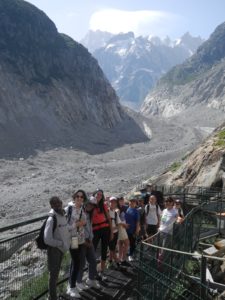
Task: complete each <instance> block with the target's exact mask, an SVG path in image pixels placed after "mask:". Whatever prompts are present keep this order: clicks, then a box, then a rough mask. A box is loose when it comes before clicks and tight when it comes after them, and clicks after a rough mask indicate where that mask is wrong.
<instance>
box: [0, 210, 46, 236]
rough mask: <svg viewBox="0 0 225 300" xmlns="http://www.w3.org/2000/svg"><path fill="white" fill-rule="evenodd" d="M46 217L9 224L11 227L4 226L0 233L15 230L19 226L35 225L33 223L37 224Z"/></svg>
mask: <svg viewBox="0 0 225 300" xmlns="http://www.w3.org/2000/svg"><path fill="white" fill-rule="evenodd" d="M47 216H48V215H47V214H45V215H42V216H40V217H37V218H34V219H28V220H25V221H22V222H19V223H15V224H11V225H8V226H5V227H1V228H0V233H1V232H4V231H7V230H12V229H15V228H17V227H20V226H25V225H29V224H32V223H35V222H38V221H42V220H44V219H45V218H47Z"/></svg>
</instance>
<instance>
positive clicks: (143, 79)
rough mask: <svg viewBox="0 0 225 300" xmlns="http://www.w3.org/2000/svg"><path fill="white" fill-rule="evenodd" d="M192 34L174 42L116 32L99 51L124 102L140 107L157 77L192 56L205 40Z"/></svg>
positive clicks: (96, 51)
mask: <svg viewBox="0 0 225 300" xmlns="http://www.w3.org/2000/svg"><path fill="white" fill-rule="evenodd" d="M202 41H203V40H202V39H201V38H200V37H197V38H194V37H192V36H191V35H190V34H189V33H186V34H184V36H182V37H181V38H180V39H178V40H175V41H172V40H171V39H170V38H168V37H167V38H166V39H164V40H162V39H160V38H158V37H155V36H147V37H142V36H139V37H135V36H134V33H133V32H128V33H121V34H117V35H114V36H113V37H112V38H111V39H109V40H108V41H107V42H105V43H106V44H105V46H103V47H101V48H99V49H97V50H95V51H94V52H93V56H94V57H95V58H96V59H97V60H98V62H99V64H100V66H101V68H102V69H103V71H104V73H105V74H106V76H107V78H108V79H109V81H110V82H111V84H112V86H113V87H114V88H115V90H116V92H117V94H118V96H119V97H120V100H121V102H122V103H123V104H125V105H128V106H130V107H132V108H135V109H137V108H139V106H140V105H141V103H142V102H143V100H144V98H145V96H146V95H147V94H148V92H149V90H150V89H152V88H153V87H154V86H155V84H156V82H157V80H158V79H159V78H160V77H161V76H162V75H163V74H165V73H166V72H167V71H168V70H169V69H170V68H172V67H173V66H174V65H177V64H180V63H182V62H183V61H184V60H185V59H186V58H188V57H190V56H191V55H192V54H193V53H194V52H195V51H196V49H197V48H198V46H199V45H200V44H201V43H202Z"/></svg>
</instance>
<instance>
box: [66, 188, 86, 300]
mask: <svg viewBox="0 0 225 300" xmlns="http://www.w3.org/2000/svg"><path fill="white" fill-rule="evenodd" d="M86 201H87V196H86V193H85V192H84V191H83V190H78V191H76V192H75V193H74V194H73V196H72V201H71V202H69V204H68V206H67V207H66V208H65V211H66V213H67V220H68V224H69V225H70V228H71V237H72V241H71V246H70V255H71V264H70V276H69V287H68V290H67V294H69V295H70V297H75V298H80V297H81V296H80V294H79V292H81V291H82V290H84V289H87V288H88V286H86V285H85V284H84V283H83V282H82V276H83V269H84V266H85V228H84V227H85V225H86V213H85V212H84V209H83V204H84V202H86Z"/></svg>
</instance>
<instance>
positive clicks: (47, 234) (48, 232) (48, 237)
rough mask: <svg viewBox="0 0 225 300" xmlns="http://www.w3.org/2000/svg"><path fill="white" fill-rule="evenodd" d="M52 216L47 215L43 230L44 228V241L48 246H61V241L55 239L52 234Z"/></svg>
mask: <svg viewBox="0 0 225 300" xmlns="http://www.w3.org/2000/svg"><path fill="white" fill-rule="evenodd" d="M53 223H54V220H53V217H49V218H48V219H47V222H46V225H45V230H44V241H45V243H46V244H47V245H48V246H51V247H62V246H63V242H62V241H60V240H57V239H55V238H54V236H53Z"/></svg>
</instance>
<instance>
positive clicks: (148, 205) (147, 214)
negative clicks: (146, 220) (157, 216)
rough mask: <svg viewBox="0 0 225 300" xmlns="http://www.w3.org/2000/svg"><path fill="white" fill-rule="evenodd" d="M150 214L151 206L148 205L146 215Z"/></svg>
mask: <svg viewBox="0 0 225 300" xmlns="http://www.w3.org/2000/svg"><path fill="white" fill-rule="evenodd" d="M148 214H149V204H147V214H146V215H148Z"/></svg>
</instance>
